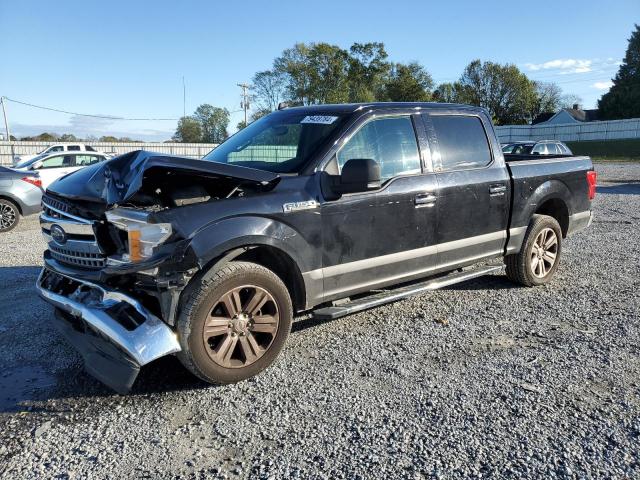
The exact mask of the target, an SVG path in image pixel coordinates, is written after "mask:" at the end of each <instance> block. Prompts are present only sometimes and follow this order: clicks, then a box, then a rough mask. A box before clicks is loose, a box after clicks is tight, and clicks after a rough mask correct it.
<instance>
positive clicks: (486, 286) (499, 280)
mask: <svg viewBox="0 0 640 480" xmlns="http://www.w3.org/2000/svg"><path fill="white" fill-rule="evenodd" d="M518 288H522V287H520V286H519V285H517V284H515V283H513V282H512V281H511V280H509V279H508V278H507V277H506V276H505V275H488V276H486V277H479V278H474V279H473V280H468V281H466V282H463V283H457V284H455V285H451V286H449V287H445V288H443V289H442V290H502V289H514V290H515V289H518Z"/></svg>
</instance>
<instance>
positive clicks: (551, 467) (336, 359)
mask: <svg viewBox="0 0 640 480" xmlns="http://www.w3.org/2000/svg"><path fill="white" fill-rule="evenodd" d="M597 170H598V172H599V175H600V176H599V183H600V187H599V194H598V197H597V200H596V202H595V207H594V208H595V214H596V217H595V218H596V220H595V222H594V224H593V225H592V227H591V228H590V229H588V230H586V231H584V232H581V233H579V234H576V235H575V236H573V237H571V238H570V239H569V240H568V241H567V242H566V243H565V247H564V252H563V253H564V256H563V260H562V265H561V268H560V270H559V271H558V275H557V277H556V279H555V280H554V281H553V282H552V283H551V284H550V285H548V286H545V287H540V288H535V289H527V288H518V287H516V286H514V285H512V284H511V283H509V282H508V281H507V280H506V279H505V277H504V276H502V275H494V276H490V277H487V278H484V279H479V280H475V281H472V282H468V283H466V284H462V285H458V286H456V287H452V288H449V289H446V290H441V291H438V292H434V293H429V294H425V295H422V296H419V297H415V298H412V299H408V300H405V301H402V302H398V303H395V304H393V305H387V306H384V307H381V308H378V309H375V310H371V311H367V312H364V313H361V314H357V315H352V316H350V317H347V318H343V319H340V320H336V321H332V322H327V323H317V322H316V323H313V322H310V321H309V320H306V319H301V320H298V321H297V322H296V323H295V325H294V332H293V333H292V335H291V337H290V339H289V341H288V345H287V347H286V348H285V350H284V352H283V354H282V355H281V357H280V359H279V360H278V361H277V362H276V364H275V365H274V366H272V367H271V368H270V369H269V370H268V371H266V372H264V373H263V374H262V375H260V376H259V377H257V378H255V379H252V380H249V381H245V382H243V383H240V384H237V385H231V386H224V387H210V386H207V385H204V384H202V383H200V382H199V381H197V380H196V379H194V378H193V377H192V376H190V375H189V374H188V373H187V372H186V371H185V370H184V369H183V368H182V367H181V366H180V364H179V363H178V362H177V361H176V360H175V359H173V358H168V359H162V360H160V361H158V362H156V363H154V364H152V365H149V366H148V367H145V369H144V370H143V372H142V373H141V375H140V377H139V379H138V382H137V384H136V387H135V390H134V391H133V392H132V393H131V394H130V395H128V396H120V395H116V394H114V393H112V392H111V391H110V390H108V389H106V388H105V387H103V386H101V385H100V384H99V383H98V382H96V381H95V380H93V379H92V378H91V377H90V376H88V375H87V374H85V373H84V372H83V370H82V365H81V362H80V358H79V356H78V355H77V354H76V353H75V352H74V351H73V350H72V349H71V348H69V347H67V346H66V345H65V344H64V342H63V341H62V340H61V339H60V338H59V336H58V335H57V333H56V332H55V331H54V330H53V328H52V327H50V326H49V322H48V320H49V317H50V316H51V315H52V312H51V309H50V308H49V307H48V306H47V305H45V304H44V302H42V301H41V300H39V299H38V298H37V296H36V294H35V290H34V287H33V284H34V282H35V279H36V276H37V274H38V272H39V268H40V267H39V266H40V263H41V262H40V256H41V253H42V250H43V249H44V243H43V241H42V239H41V238H40V233H39V231H38V226H37V221H36V219H34V218H30V219H27V220H26V221H24V222H23V223H22V224H21V226H19V228H18V229H16V231H14V232H11V233H9V234H5V235H2V237H1V239H0V285H1V286H2V288H1V289H0V305H2V307H1V310H0V364H1V365H2V373H0V397H2V398H0V401H1V403H0V476H1V477H2V478H12V479H13V478H43V477H55V478H67V477H71V478H77V477H81V478H129V477H136V478H139V477H156V476H161V477H163V478H169V477H175V478H204V477H213V478H216V477H222V478H248V477H262V478H269V477H272V478H285V477H286V478H372V479H379V478H423V477H428V478H431V477H435V478H469V477H511V478H514V477H517V478H521V477H533V478H554V477H559V478H638V477H640V463H639V462H640V460H639V458H638V452H639V451H640V301H639V300H640V294H639V293H638V291H639V290H638V288H639V287H640V285H639V280H638V279H639V277H640V265H639V261H638V258H639V257H640V242H639V241H638V236H639V233H640V213H639V212H640V164H638V163H636V164H633V163H628V164H616V165H598V166H597Z"/></svg>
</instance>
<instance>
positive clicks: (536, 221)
mask: <svg viewBox="0 0 640 480" xmlns="http://www.w3.org/2000/svg"><path fill="white" fill-rule="evenodd" d="M542 243H544V245H545V246H546V248H543V249H540V246H541V244H542ZM561 253H562V230H561V229H560V225H559V224H558V222H557V221H556V219H555V218H553V217H549V216H547V215H534V216H533V218H532V219H531V222H530V223H529V227H528V228H527V233H526V234H525V237H524V240H523V242H522V249H521V250H520V252H519V253H517V254H514V255H507V256H506V257H505V260H504V262H505V264H506V265H507V269H506V270H507V277H509V279H511V280H512V281H514V282H516V283H520V284H522V285H525V286H527V287H535V286H538V285H544V284H545V283H548V282H549V281H550V280H551V279H552V278H553V275H554V274H555V272H556V270H557V269H558V265H559V263H560V255H561ZM541 262H542V263H541Z"/></svg>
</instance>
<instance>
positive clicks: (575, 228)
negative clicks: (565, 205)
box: [567, 210, 593, 235]
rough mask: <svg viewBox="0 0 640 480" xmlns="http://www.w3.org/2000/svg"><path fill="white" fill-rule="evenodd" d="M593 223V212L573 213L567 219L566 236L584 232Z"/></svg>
mask: <svg viewBox="0 0 640 480" xmlns="http://www.w3.org/2000/svg"><path fill="white" fill-rule="evenodd" d="M592 221H593V212H592V211H591V210H585V211H584V212H578V213H574V214H573V215H571V216H570V217H569V229H568V231H567V235H571V234H572V233H576V232H579V231H580V230H584V229H585V228H587V227H588V226H590V225H591V222H592Z"/></svg>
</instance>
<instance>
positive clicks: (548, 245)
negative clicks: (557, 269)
mask: <svg viewBox="0 0 640 480" xmlns="http://www.w3.org/2000/svg"><path fill="white" fill-rule="evenodd" d="M557 258H558V236H557V235H556V232H555V231H554V230H553V229H551V228H544V229H543V230H541V231H540V233H538V235H537V236H536V239H535V241H534V242H533V247H532V249H531V271H532V272H533V275H534V276H536V277H537V278H544V277H546V276H547V274H548V273H549V272H550V271H551V269H552V268H553V266H554V265H555V263H556V260H557Z"/></svg>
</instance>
